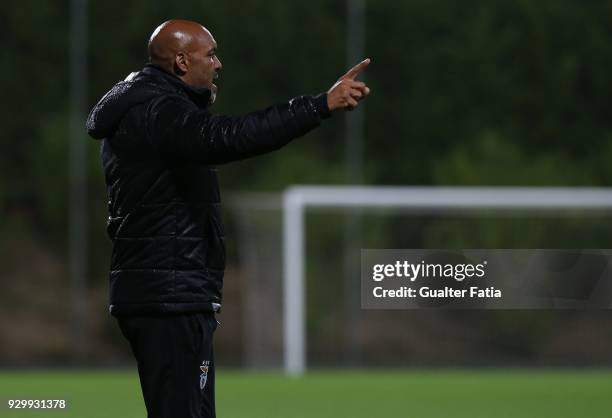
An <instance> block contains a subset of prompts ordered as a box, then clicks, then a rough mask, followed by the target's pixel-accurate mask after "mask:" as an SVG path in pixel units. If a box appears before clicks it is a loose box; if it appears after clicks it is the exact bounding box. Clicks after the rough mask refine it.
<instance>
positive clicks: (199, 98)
mask: <svg viewBox="0 0 612 418" xmlns="http://www.w3.org/2000/svg"><path fill="white" fill-rule="evenodd" d="M142 72H143V73H144V74H147V75H150V76H153V77H155V78H163V79H164V80H165V81H167V82H168V83H169V84H171V85H172V86H173V87H174V88H175V89H177V90H179V91H182V92H184V93H185V94H187V96H188V97H189V99H191V101H193V102H194V103H195V104H196V105H197V106H198V107H200V108H207V107H208V105H209V104H210V94H211V93H210V90H209V89H207V88H206V87H201V88H200V87H193V86H190V85H188V84H187V83H185V82H184V81H183V80H181V79H180V78H178V77H177V76H176V75H174V74H172V73H169V72H168V71H166V70H165V69H164V68H162V67H160V66H159V65H156V64H151V63H148V64H146V65H145V66H144V68H143V69H142Z"/></svg>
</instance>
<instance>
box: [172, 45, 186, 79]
mask: <svg viewBox="0 0 612 418" xmlns="http://www.w3.org/2000/svg"><path fill="white" fill-rule="evenodd" d="M188 68H189V59H188V58H187V54H185V53H184V52H183V51H179V52H177V54H176V56H175V57H174V71H175V72H176V73H177V74H179V75H184V74H186V73H187V69H188Z"/></svg>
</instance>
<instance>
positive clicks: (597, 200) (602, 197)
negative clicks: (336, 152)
mask: <svg viewBox="0 0 612 418" xmlns="http://www.w3.org/2000/svg"><path fill="white" fill-rule="evenodd" d="M313 207H317V208H403V209H407V210H418V211H445V212H446V211H448V212H452V211H458V210H459V211H465V210H478V209H493V210H516V209H529V210H571V209H580V210H601V209H609V208H612V188H565V187H564V188H561V187H554V188H552V187H536V188H523V187H496V188H490V187H326V186H295V187H291V188H289V189H287V190H286V191H285V192H284V194H283V280H284V289H283V292H284V300H283V314H284V315H283V318H284V336H283V338H284V368H285V372H286V373H287V374H289V375H293V376H299V375H302V374H303V373H304V371H305V369H306V355H305V354H306V351H305V348H306V343H307V342H306V330H305V283H304V277H305V258H306V253H305V244H304V241H305V235H306V225H305V211H306V209H308V208H313Z"/></svg>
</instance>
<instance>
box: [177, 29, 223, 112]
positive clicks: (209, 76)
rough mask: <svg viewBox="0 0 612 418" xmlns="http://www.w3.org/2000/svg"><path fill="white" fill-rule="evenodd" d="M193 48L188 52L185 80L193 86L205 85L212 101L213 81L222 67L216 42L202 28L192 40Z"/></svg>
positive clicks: (213, 99)
mask: <svg viewBox="0 0 612 418" xmlns="http://www.w3.org/2000/svg"><path fill="white" fill-rule="evenodd" d="M194 46H195V48H194V49H193V50H192V51H190V53H189V70H188V72H187V74H186V75H185V78H184V80H185V82H186V83H187V84H189V85H191V86H194V87H206V88H207V89H209V90H210V92H211V97H210V101H211V103H214V101H215V99H216V96H217V86H216V84H215V83H214V80H216V79H217V78H218V77H219V72H220V71H221V69H222V68H223V66H222V65H221V61H220V60H219V58H218V57H217V42H216V41H215V39H214V38H213V37H212V35H211V34H210V32H208V31H206V30H204V32H203V33H202V34H201V36H198V38H197V39H196V42H194Z"/></svg>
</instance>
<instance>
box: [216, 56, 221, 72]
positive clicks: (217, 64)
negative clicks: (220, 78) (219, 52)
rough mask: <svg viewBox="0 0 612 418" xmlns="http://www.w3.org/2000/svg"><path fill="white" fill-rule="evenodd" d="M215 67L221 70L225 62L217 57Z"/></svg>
mask: <svg viewBox="0 0 612 418" xmlns="http://www.w3.org/2000/svg"><path fill="white" fill-rule="evenodd" d="M215 60H216V62H215V69H216V70H217V71H221V69H222V68H223V64H221V60H220V59H219V58H218V57H215Z"/></svg>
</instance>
